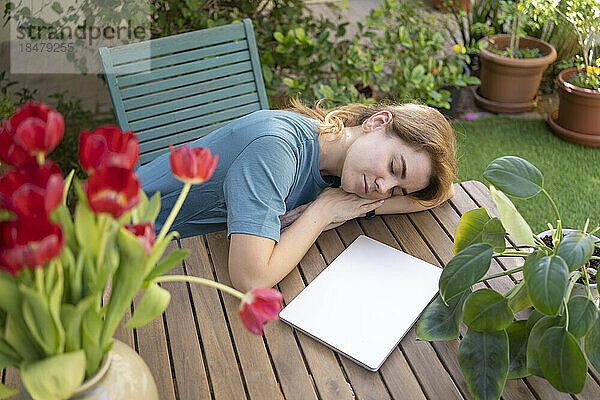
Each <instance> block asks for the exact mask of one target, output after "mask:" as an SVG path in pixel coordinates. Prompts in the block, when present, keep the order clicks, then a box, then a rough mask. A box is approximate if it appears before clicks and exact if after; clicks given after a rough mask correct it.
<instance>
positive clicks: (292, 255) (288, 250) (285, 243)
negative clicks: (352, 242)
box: [262, 207, 329, 287]
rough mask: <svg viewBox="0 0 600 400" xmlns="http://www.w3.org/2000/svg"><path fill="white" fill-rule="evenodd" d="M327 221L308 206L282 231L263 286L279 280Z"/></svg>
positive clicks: (294, 263)
mask: <svg viewBox="0 0 600 400" xmlns="http://www.w3.org/2000/svg"><path fill="white" fill-rule="evenodd" d="M328 224H329V221H328V220H327V219H326V218H324V217H323V215H322V213H321V212H319V210H318V209H316V208H315V207H308V208H307V209H306V210H305V211H304V212H303V213H302V215H300V216H299V217H298V219H296V220H295V221H294V223H292V224H291V225H290V226H289V227H288V228H287V229H286V230H285V231H284V232H282V233H281V236H280V238H279V243H277V244H276V245H275V246H274V248H273V253H272V254H271V258H270V259H269V263H268V265H267V266H266V268H265V270H264V275H263V277H262V279H263V280H264V285H263V286H265V287H271V286H273V285H275V284H276V283H277V282H279V281H281V280H282V279H283V278H284V277H285V276H286V275H287V274H288V273H289V272H290V271H291V270H292V269H293V268H294V267H295V266H296V265H298V263H299V262H300V260H302V257H304V255H305V254H306V252H307V251H308V249H309V248H310V246H312V244H313V243H314V242H315V240H317V238H318V237H319V235H320V234H321V232H322V231H323V229H324V228H325V227H326V226H327V225H328Z"/></svg>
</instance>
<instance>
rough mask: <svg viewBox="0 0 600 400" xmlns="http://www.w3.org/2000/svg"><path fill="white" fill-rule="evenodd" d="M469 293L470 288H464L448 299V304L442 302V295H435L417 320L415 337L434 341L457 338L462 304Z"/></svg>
mask: <svg viewBox="0 0 600 400" xmlns="http://www.w3.org/2000/svg"><path fill="white" fill-rule="evenodd" d="M470 293H471V289H467V290H465V292H464V293H463V294H462V295H461V296H454V297H453V298H452V299H451V300H449V301H448V305H446V304H444V300H442V296H440V295H439V294H438V295H437V296H435V299H433V301H432V302H431V303H430V304H429V305H428V306H427V308H425V310H424V311H423V314H421V317H420V318H419V321H418V322H417V326H416V332H417V339H420V340H430V341H435V340H452V339H456V338H458V335H459V334H460V330H459V325H460V321H462V316H463V304H464V303H465V299H466V298H467V296H468V295H469V294H470Z"/></svg>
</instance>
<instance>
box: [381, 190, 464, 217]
mask: <svg viewBox="0 0 600 400" xmlns="http://www.w3.org/2000/svg"><path fill="white" fill-rule="evenodd" d="M452 197H454V187H453V186H452V187H451V188H450V189H449V190H448V193H446V196H444V197H443V198H442V199H441V200H440V201H438V202H431V201H430V202H427V201H419V200H416V199H413V198H412V197H410V196H393V197H389V198H387V199H385V203H383V205H382V206H381V207H379V208H378V209H377V210H375V214H377V215H381V214H403V213H411V212H418V211H423V210H429V209H430V208H433V207H437V206H438V205H440V204H442V203H443V202H444V201H446V200H448V199H450V198H452Z"/></svg>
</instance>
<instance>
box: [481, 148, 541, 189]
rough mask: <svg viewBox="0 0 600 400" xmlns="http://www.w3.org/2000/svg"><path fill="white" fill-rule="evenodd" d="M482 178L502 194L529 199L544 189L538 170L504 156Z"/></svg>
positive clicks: (491, 165)
mask: <svg viewBox="0 0 600 400" xmlns="http://www.w3.org/2000/svg"><path fill="white" fill-rule="evenodd" d="M483 177H484V178H485V179H487V180H488V181H489V182H490V183H491V184H492V185H494V186H496V187H497V188H499V189H500V190H502V191H503V192H504V193H506V194H509V195H511V196H514V197H518V198H521V199H529V198H531V197H533V196H535V195H536V194H538V193H539V192H540V191H541V190H542V188H543V187H544V177H543V176H542V173H541V172H540V170H538V169H537V168H536V167H535V165H533V164H531V163H530V162H529V161H527V160H525V159H522V158H520V157H514V156H505V157H500V158H497V159H495V160H494V161H492V162H491V163H490V165H488V167H487V168H486V169H485V171H484V172H483Z"/></svg>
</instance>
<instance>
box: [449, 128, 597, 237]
mask: <svg viewBox="0 0 600 400" xmlns="http://www.w3.org/2000/svg"><path fill="white" fill-rule="evenodd" d="M452 126H453V127H454V130H455V133H456V139H457V143H458V158H459V161H458V165H459V167H458V179H459V180H461V181H466V180H470V179H475V180H478V181H481V182H483V183H485V184H486V186H488V187H489V182H487V181H486V180H485V179H484V178H483V171H484V170H485V168H486V167H487V166H488V164H489V163H490V162H491V161H492V160H494V159H495V158H498V157H501V156H505V155H513V156H518V157H522V158H525V159H526V160H528V161H529V162H531V163H532V164H533V165H535V166H536V167H537V168H538V169H539V170H540V171H541V172H542V175H543V176H544V188H545V189H546V191H547V192H548V193H549V194H550V196H551V197H552V199H553V200H554V202H555V203H556V205H557V206H558V210H559V211H560V214H561V217H562V224H563V227H566V228H578V229H582V228H583V226H584V224H585V220H586V218H588V217H589V218H590V229H591V228H593V227H595V226H596V225H597V224H598V223H599V222H600V148H589V147H582V146H579V145H576V144H573V143H569V142H565V141H563V140H561V139H559V138H557V137H556V136H554V135H553V134H552V132H551V131H550V129H549V128H548V125H547V124H546V122H545V121H544V120H542V119H533V120H532V119H521V118H511V117H505V116H494V117H485V118H481V119H478V120H474V121H456V122H453V123H452ZM512 200H513V203H514V204H515V206H516V207H517V209H518V210H519V212H520V213H521V215H523V217H524V218H525V220H526V221H527V222H528V223H529V225H530V226H531V229H532V230H533V231H534V232H536V233H537V232H541V231H544V230H546V229H548V227H547V222H550V223H552V225H553V226H556V217H555V214H554V211H553V209H552V206H551V205H550V202H549V201H548V199H547V198H546V197H545V196H544V195H543V194H542V193H540V194H538V195H536V196H535V197H533V198H532V199H529V200H520V199H512ZM590 229H588V231H589V230H590Z"/></svg>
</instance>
